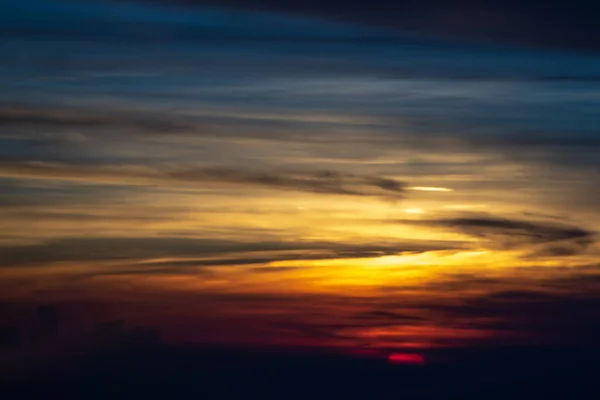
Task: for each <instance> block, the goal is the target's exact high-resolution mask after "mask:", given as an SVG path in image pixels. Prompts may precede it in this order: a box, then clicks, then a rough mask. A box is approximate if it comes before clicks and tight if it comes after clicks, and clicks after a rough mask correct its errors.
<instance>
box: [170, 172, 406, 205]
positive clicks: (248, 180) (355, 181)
mask: <svg viewBox="0 0 600 400" xmlns="http://www.w3.org/2000/svg"><path fill="white" fill-rule="evenodd" d="M168 176H170V177H173V178H175V179H181V180H185V181H215V182H226V183H240V184H248V185H258V186H265V187H271V188H280V189H288V190H298V191H303V192H312V193H323V194H343V195H352V196H382V197H390V198H400V197H401V196H402V195H403V193H404V189H405V183H404V182H401V181H398V180H395V179H391V178H382V177H377V176H361V175H354V174H346V173H339V172H334V171H326V170H323V171H317V172H308V173H307V172H295V171H252V170H241V169H233V168H223V167H212V168H211V167H209V168H197V169H188V170H184V171H175V172H170V173H168Z"/></svg>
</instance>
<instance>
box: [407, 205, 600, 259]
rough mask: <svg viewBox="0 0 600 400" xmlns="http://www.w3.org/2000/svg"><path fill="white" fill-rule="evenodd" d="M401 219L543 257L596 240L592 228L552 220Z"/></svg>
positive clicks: (569, 251) (570, 251)
mask: <svg viewBox="0 0 600 400" xmlns="http://www.w3.org/2000/svg"><path fill="white" fill-rule="evenodd" d="M403 222H407V223H411V224H418V225H427V226H432V227H440V228H446V229H451V230H454V231H456V232H460V233H463V234H466V235H468V236H472V237H474V238H478V239H482V240H484V241H486V242H487V243H488V244H489V245H491V246H493V247H500V248H503V249H521V248H529V249H531V250H532V251H533V253H534V254H537V255H542V256H562V255H572V254H577V253H581V252H583V251H585V250H586V249H587V248H588V247H589V246H590V245H591V244H592V243H594V242H595V233H594V232H593V231H590V230H587V229H585V228H581V227H577V226H572V225H566V224H562V223H557V222H554V221H553V222H545V221H533V220H518V219H510V218H499V217H493V216H487V215H483V216H473V217H457V218H446V219H437V220H418V221H403Z"/></svg>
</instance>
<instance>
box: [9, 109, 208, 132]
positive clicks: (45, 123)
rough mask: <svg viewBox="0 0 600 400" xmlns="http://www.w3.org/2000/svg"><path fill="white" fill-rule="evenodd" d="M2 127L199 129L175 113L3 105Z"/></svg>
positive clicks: (143, 129) (149, 130)
mask: <svg viewBox="0 0 600 400" xmlns="http://www.w3.org/2000/svg"><path fill="white" fill-rule="evenodd" d="M0 126H4V127H38V128H45V129H48V128H60V129H66V128H105V129H106V128H123V129H127V130H128V131H129V132H131V129H133V130H135V131H144V132H154V133H161V132H162V133H164V132H168V133H173V132H180V131H185V130H189V129H192V128H197V127H198V126H197V124H193V123H191V122H189V121H187V120H186V119H185V118H183V117H180V118H176V117H175V116H173V115H163V114H158V115H157V114H152V113H149V112H129V111H122V110H120V111H119V110H114V109H94V110H91V109H87V108H85V109H84V108H78V107H65V106H34V105H29V104H20V103H4V104H0Z"/></svg>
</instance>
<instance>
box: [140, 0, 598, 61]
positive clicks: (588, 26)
mask: <svg viewBox="0 0 600 400" xmlns="http://www.w3.org/2000/svg"><path fill="white" fill-rule="evenodd" d="M149 1H150V2H156V3H162V4H179V5H184V6H199V5H214V6H232V7H238V8H242V9H249V10H257V9H258V10H263V11H272V12H286V13H298V14H303V15H306V14H309V15H314V16H320V17H325V18H332V19H341V20H349V21H354V22H360V23H365V24H372V25H378V26H387V27H394V28H399V29H408V30H411V31H420V32H423V33H427V34H431V35H440V36H450V37H465V38H470V39H475V40H483V41H500V42H507V43H518V44H527V45H532V46H547V47H559V48H560V47H563V48H575V49H593V50H600V30H599V29H598V27H597V24H596V23H595V16H596V15H597V14H598V13H599V12H600V9H599V8H598V6H597V5H596V4H594V3H593V2H589V1H584V0H576V1H574V2H573V3H566V2H564V1H559V0H553V1H547V2H544V4H543V6H542V5H540V4H539V3H538V2H536V1H534V0H506V1H503V2H481V1H477V0H458V1H457V0H425V1H424V0H408V1H393V0H375V1H354V2H352V3H348V2H345V1H344V2H342V1H329V2H322V1H316V0H302V1H286V2H280V1H277V0H177V1H175V2H173V1H171V0H169V1H166V0H149Z"/></svg>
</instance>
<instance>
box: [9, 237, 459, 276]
mask: <svg viewBox="0 0 600 400" xmlns="http://www.w3.org/2000/svg"><path fill="white" fill-rule="evenodd" d="M454 246H456V244H455V243H450V244H444V243H438V242H435V243H430V242H408V241H407V242H406V243H401V242H398V243H388V244H364V245H354V244H347V243H333V242H285V241H264V242H241V241H234V240H216V239H206V238H197V239H192V238H177V237H162V238H68V239H56V240H50V241H47V242H43V243H39V244H31V245H21V246H7V247H0V266H2V267H11V266H13V267H14V266H36V265H41V266H43V265H47V264H52V263H56V262H86V261H88V262H97V261H123V262H126V261H138V260H153V259H156V258H174V259H175V260H170V261H162V262H156V263H150V264H145V265H141V266H140V268H164V267H170V268H173V269H177V268H184V267H193V266H211V265H212V266H218V265H241V264H263V263H268V262H273V261H286V260H303V259H305V260H314V259H331V258H344V257H345V258H349V257H365V256H367V257H368V256H373V255H374V254H381V253H384V254H398V253H402V252H424V251H430V250H441V249H447V248H449V247H454ZM219 256H221V257H225V258H221V259H218V258H217V257H219ZM185 258H192V259H193V260H182V259H185ZM177 259H179V260H181V261H178V260H177Z"/></svg>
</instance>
